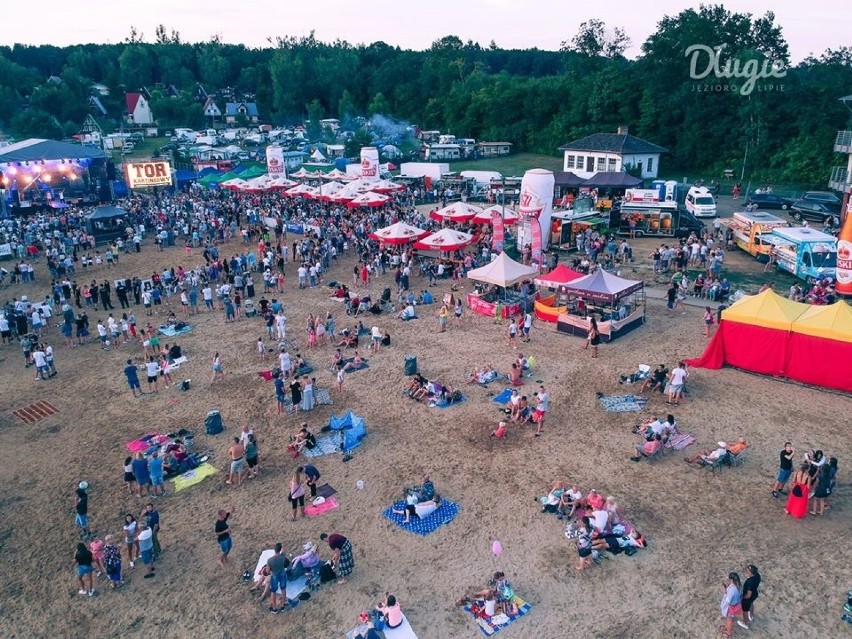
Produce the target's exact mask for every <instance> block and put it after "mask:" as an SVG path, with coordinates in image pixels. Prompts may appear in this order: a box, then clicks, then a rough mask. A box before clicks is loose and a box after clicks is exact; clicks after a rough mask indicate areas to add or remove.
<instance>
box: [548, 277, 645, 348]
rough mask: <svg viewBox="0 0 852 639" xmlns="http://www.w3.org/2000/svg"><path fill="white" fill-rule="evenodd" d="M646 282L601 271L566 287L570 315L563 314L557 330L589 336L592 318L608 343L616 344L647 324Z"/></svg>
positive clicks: (558, 321)
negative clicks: (614, 341) (622, 336)
mask: <svg viewBox="0 0 852 639" xmlns="http://www.w3.org/2000/svg"><path fill="white" fill-rule="evenodd" d="M644 287H645V283H644V282H641V281H635V280H626V279H623V278H621V277H618V276H617V275H613V274H611V273H607V272H606V271H604V270H603V269H598V270H597V271H595V272H594V273H592V274H590V275H587V276H585V277H582V278H580V279H578V280H574V281H573V282H571V283H570V284H569V285H568V286H566V287H565V292H566V293H567V294H568V295H569V296H570V299H569V303H568V312H566V313H563V314H561V315H559V318H558V320H557V323H556V330H557V331H559V332H560V333H568V334H569V335H581V336H583V337H586V336H587V335H588V333H589V326H590V322H589V320H590V318H592V317H594V318H595V319H596V320H597V322H598V331H599V332H600V334H601V338H602V339H603V340H604V341H607V342H609V341H612V340H613V339H615V338H616V337H619V336H621V335H623V334H625V333H628V332H630V331H632V330H633V329H634V328H636V327H638V326H641V325H642V324H644V323H645V291H644Z"/></svg>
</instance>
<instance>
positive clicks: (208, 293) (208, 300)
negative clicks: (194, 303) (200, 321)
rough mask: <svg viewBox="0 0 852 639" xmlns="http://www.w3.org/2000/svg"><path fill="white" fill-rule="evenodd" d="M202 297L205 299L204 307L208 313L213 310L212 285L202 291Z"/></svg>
mask: <svg viewBox="0 0 852 639" xmlns="http://www.w3.org/2000/svg"><path fill="white" fill-rule="evenodd" d="M201 297H203V298H204V306H206V307H207V310H208V311H212V310H213V289H212V288H210V285H209V284H207V285H206V286H205V287H204V288H202V289H201Z"/></svg>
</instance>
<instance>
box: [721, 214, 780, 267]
mask: <svg viewBox="0 0 852 639" xmlns="http://www.w3.org/2000/svg"><path fill="white" fill-rule="evenodd" d="M723 224H725V225H726V226H727V227H728V230H729V232H730V233H731V235H732V236H733V240H734V244H736V245H737V246H738V247H740V248H741V249H742V250H743V251H745V252H746V253H748V254H749V255H753V256H754V257H756V258H757V259H761V258H764V259H769V253H770V251H771V250H772V245H771V244H766V243H764V242H763V241H762V239H761V234H767V233H769V232H770V231H772V230H773V229H776V228H780V227H784V226H790V223H789V222H787V220H784V219H782V218H780V217H777V216H775V215H772V214H771V213H764V212H763V211H742V212H739V213H734V216H733V217H732V218H731V219H730V220H726V221H725V222H723Z"/></svg>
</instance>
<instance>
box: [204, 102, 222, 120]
mask: <svg viewBox="0 0 852 639" xmlns="http://www.w3.org/2000/svg"><path fill="white" fill-rule="evenodd" d="M204 117H206V118H210V119H211V120H215V119H217V118H220V119H221V117H222V111H221V109H219V106H218V105H217V104H216V102H215V101H214V100H213V98H211V97H208V98H207V100H205V101H204Z"/></svg>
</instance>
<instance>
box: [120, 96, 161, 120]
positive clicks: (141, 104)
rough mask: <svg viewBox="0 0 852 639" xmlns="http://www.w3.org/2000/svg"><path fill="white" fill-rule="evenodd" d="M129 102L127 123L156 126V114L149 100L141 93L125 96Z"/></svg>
mask: <svg viewBox="0 0 852 639" xmlns="http://www.w3.org/2000/svg"><path fill="white" fill-rule="evenodd" d="M124 97H125V100H126V101H127V114H126V116H125V117H126V118H127V122H128V123H130V124H154V114H153V113H151V106H150V105H149V104H148V100H147V99H146V98H145V96H144V95H142V94H141V93H127V94H125V96H124Z"/></svg>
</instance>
